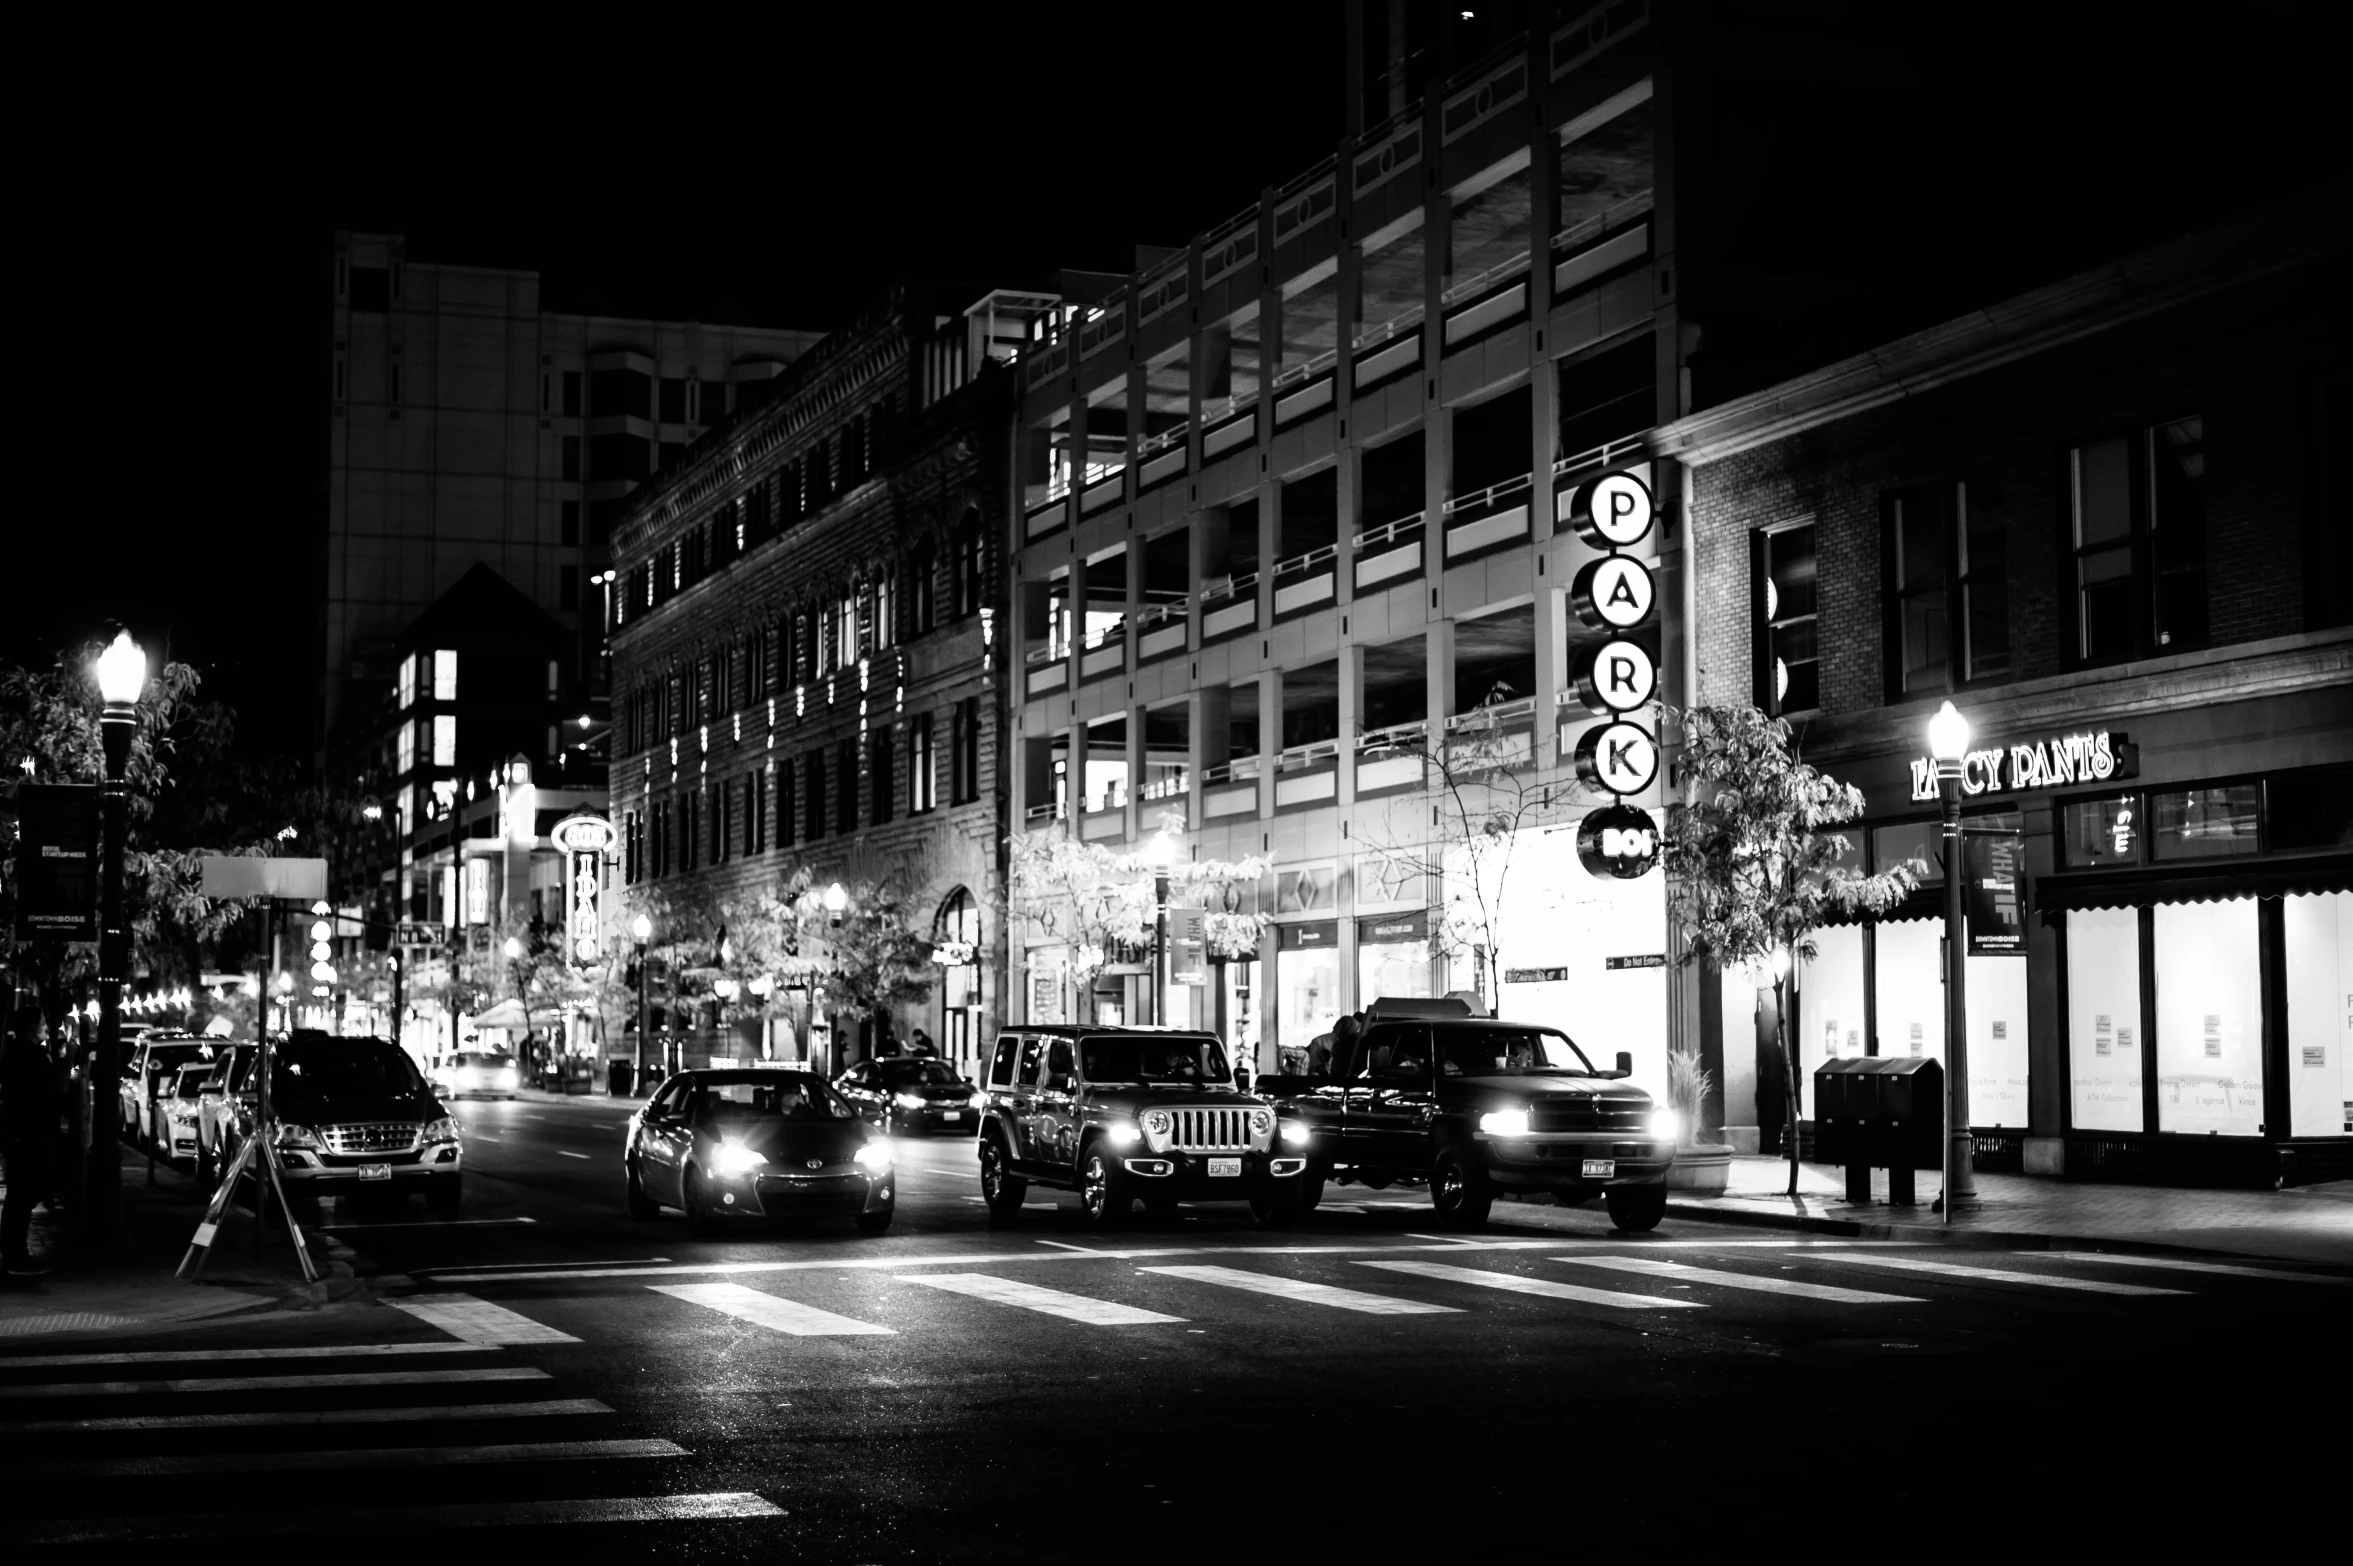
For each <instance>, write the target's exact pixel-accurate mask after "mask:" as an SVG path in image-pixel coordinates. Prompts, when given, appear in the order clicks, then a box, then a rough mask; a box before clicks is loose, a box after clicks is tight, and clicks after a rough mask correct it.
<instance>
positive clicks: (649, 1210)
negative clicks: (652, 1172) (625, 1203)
mask: <svg viewBox="0 0 2353 1566" xmlns="http://www.w3.org/2000/svg"><path fill="white" fill-rule="evenodd" d="M627 1178H628V1181H629V1216H630V1217H632V1218H634V1219H636V1220H637V1221H638V1222H639V1223H646V1222H648V1221H650V1220H652V1219H654V1218H657V1217H659V1216H660V1215H661V1211H662V1204H661V1203H659V1202H657V1201H655V1200H654V1199H653V1198H652V1197H650V1196H648V1195H646V1194H645V1187H644V1186H643V1185H641V1184H639V1183H638V1179H637V1165H636V1164H635V1163H631V1164H630V1165H629V1166H628V1169H627Z"/></svg>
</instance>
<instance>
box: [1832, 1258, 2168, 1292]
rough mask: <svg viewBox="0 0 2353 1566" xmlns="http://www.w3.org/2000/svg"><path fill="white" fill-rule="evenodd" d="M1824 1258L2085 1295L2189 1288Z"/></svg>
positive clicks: (1998, 1269) (2000, 1269)
mask: <svg viewBox="0 0 2353 1566" xmlns="http://www.w3.org/2000/svg"><path fill="white" fill-rule="evenodd" d="M1823 1260H1825V1261H1831V1262H1837V1263H1840V1264H1843V1265H1847V1266H1858V1267H1895V1268H1900V1269H1901V1270H1903V1271H1905V1272H1933V1273H1936V1274H1938V1275H1940V1276H1943V1277H1948V1278H1973V1279H1978V1280H1981V1281H1985V1282H1991V1283H2023V1284H2026V1285H2028V1286H2030V1287H2033V1288H2042V1289H2079V1290H2081V1291H2082V1292H2084V1293H2086V1294H2186V1293H2188V1292H2189V1291H2188V1290H2187V1289H2152V1288H2149V1287H2147V1286H2146V1285H2143V1284H2138V1283H2103V1282H2101V1281H2100V1280H2098V1279H2096V1278H2062V1277H2059V1276H2058V1275H2057V1274H2055V1273H2047V1272H2013V1271H2011V1270H2010V1269H2008V1268H2006V1267H1965V1266H1962V1265H1961V1264H1960V1263H1959V1262H1940V1261H1923V1260H1921V1259H1920V1258H1918V1257H1915V1256H1847V1255H1839V1256H1826V1257H1824V1258H1823Z"/></svg>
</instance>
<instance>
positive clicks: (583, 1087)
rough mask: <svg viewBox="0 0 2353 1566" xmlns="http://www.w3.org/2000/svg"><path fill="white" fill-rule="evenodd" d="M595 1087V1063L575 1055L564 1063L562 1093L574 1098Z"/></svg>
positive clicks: (583, 1056)
mask: <svg viewBox="0 0 2353 1566" xmlns="http://www.w3.org/2000/svg"><path fill="white" fill-rule="evenodd" d="M595 1086H596V1062H594V1061H592V1060H590V1059H589V1058H588V1057H587V1056H585V1055H577V1056H574V1057H573V1058H572V1059H570V1060H567V1061H565V1062H564V1088H563V1090H564V1092H566V1093H568V1094H571V1095H574V1096H575V1097H577V1096H579V1095H581V1094H585V1093H587V1092H588V1091H589V1090H590V1089H591V1088H593V1087H595Z"/></svg>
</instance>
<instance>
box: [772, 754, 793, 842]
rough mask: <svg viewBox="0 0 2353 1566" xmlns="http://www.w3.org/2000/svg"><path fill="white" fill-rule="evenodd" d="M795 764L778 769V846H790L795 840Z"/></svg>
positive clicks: (788, 763) (787, 764)
mask: <svg viewBox="0 0 2353 1566" xmlns="http://www.w3.org/2000/svg"><path fill="white" fill-rule="evenodd" d="M793 825H794V817H793V764H792V763H791V762H789V761H787V762H785V763H783V764H782V765H781V766H779V767H778V768H777V769H776V846H777V847H778V848H789V847H791V846H792V840H793Z"/></svg>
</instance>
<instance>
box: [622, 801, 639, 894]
mask: <svg viewBox="0 0 2353 1566" xmlns="http://www.w3.org/2000/svg"><path fill="white" fill-rule="evenodd" d="M636 881H637V812H636V811H634V810H627V811H623V812H622V814H621V882H622V884H623V885H625V886H629V885H635V884H636Z"/></svg>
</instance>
